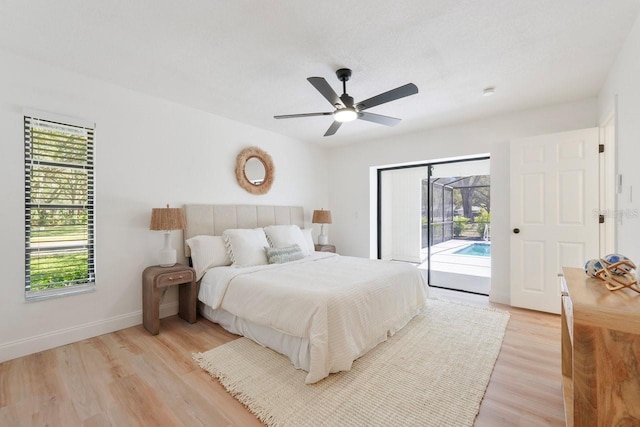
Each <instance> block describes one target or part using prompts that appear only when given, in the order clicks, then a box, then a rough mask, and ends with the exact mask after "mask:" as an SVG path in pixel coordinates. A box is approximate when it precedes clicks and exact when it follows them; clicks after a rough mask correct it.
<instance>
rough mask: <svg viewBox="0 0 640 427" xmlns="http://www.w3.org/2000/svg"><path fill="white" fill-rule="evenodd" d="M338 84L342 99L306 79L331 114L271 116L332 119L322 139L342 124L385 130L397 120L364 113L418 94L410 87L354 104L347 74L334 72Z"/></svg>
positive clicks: (313, 79)
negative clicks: (371, 125) (361, 122)
mask: <svg viewBox="0 0 640 427" xmlns="http://www.w3.org/2000/svg"><path fill="white" fill-rule="evenodd" d="M336 75H337V76H338V80H340V81H341V82H342V95H340V96H338V94H336V92H335V91H334V90H333V89H332V88H331V86H329V83H327V81H326V80H325V79H324V78H322V77H309V78H308V79H307V80H309V83H311V84H312V85H313V87H315V88H316V89H317V90H318V92H320V93H321V94H322V96H324V97H325V98H326V99H327V101H329V103H330V104H331V105H332V106H333V107H334V108H335V110H334V111H330V112H326V113H303V114H286V115H281V116H273V118H274V119H292V118H297V117H313V116H333V123H332V124H331V126H329V129H327V131H326V132H325V134H324V136H331V135H333V134H335V133H336V132H337V131H338V129H339V128H340V126H341V125H342V123H345V122H350V121H353V120H355V119H360V120H366V121H368V122H373V123H378V124H381V125H386V126H395V125H397V124H398V123H400V119H397V118H395V117H389V116H382V115H380V114H373V113H367V112H365V111H364V110H366V109H369V108H371V107H375V106H377V105H380V104H385V103H387V102H391V101H395V100H396V99H400V98H404V97H405V96H409V95H415V94H416V93H418V87H417V86H416V85H414V84H413V83H408V84H406V85H404V86H400V87H397V88H395V89H391V90H390V91H388V92H384V93H381V94H380V95H376V96H374V97H372V98H369V99H366V100H364V101H361V102H358V103H355V102H354V101H353V97H351V96H349V95H348V94H347V80H349V78H350V77H351V70H350V69H348V68H341V69H339V70H338V71H336Z"/></svg>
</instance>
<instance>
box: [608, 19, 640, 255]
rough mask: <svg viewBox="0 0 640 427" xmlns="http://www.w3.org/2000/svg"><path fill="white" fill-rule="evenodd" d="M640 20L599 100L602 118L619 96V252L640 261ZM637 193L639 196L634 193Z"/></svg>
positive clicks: (617, 238) (620, 53)
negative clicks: (620, 185)
mask: <svg viewBox="0 0 640 427" xmlns="http://www.w3.org/2000/svg"><path fill="white" fill-rule="evenodd" d="M639 76H640V17H639V18H638V19H637V20H636V22H635V24H634V26H633V28H632V30H631V32H630V33H629V36H628V37H627V40H626V41H625V43H624V45H623V46H622V49H620V52H619V53H618V57H617V59H616V61H615V63H614V64H613V66H612V67H611V70H610V71H609V75H608V76H607V79H606V82H605V84H604V85H603V87H602V90H601V91H600V94H599V97H598V113H599V117H600V118H601V119H604V118H605V117H606V115H607V114H609V113H610V112H611V111H612V110H613V108H614V105H615V97H616V95H617V97H618V102H617V120H616V127H617V129H616V130H617V144H616V148H617V153H616V154H617V172H618V173H619V174H621V175H622V192H621V193H620V194H618V195H617V198H616V203H617V212H616V214H617V217H618V218H619V220H618V222H617V227H616V240H617V248H616V250H617V251H618V252H620V253H622V254H624V255H626V256H628V257H629V258H631V259H632V260H633V261H634V262H635V263H636V264H638V262H640V244H639V243H638V239H639V238H640V207H639V204H638V201H640V168H638V164H639V163H640V78H639ZM634 193H635V194H634Z"/></svg>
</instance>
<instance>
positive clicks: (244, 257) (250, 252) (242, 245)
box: [222, 228, 269, 267]
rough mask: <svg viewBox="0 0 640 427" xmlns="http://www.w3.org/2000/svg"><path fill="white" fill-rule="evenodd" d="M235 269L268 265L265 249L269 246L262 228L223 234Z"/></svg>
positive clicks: (228, 231)
mask: <svg viewBox="0 0 640 427" xmlns="http://www.w3.org/2000/svg"><path fill="white" fill-rule="evenodd" d="M222 236H223V237H224V241H225V243H226V244H227V250H228V251H229V256H230V257H231V262H232V263H233V266H234V267H249V266H252V265H266V264H268V263H269V262H268V261H267V255H266V254H265V251H264V248H266V247H268V246H269V242H267V237H266V236H265V235H264V231H263V230H262V228H254V229H248V228H247V229H242V228H236V229H230V230H225V231H224V233H222Z"/></svg>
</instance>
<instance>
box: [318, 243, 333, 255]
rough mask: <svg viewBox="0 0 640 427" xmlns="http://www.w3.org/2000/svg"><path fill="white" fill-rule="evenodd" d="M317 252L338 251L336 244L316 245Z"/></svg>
mask: <svg viewBox="0 0 640 427" xmlns="http://www.w3.org/2000/svg"><path fill="white" fill-rule="evenodd" d="M316 252H333V253H334V254H335V253H336V247H335V246H334V245H316Z"/></svg>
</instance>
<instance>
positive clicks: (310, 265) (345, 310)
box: [199, 253, 427, 384]
mask: <svg viewBox="0 0 640 427" xmlns="http://www.w3.org/2000/svg"><path fill="white" fill-rule="evenodd" d="M426 297H427V285H426V283H425V280H424V277H423V276H422V274H421V273H420V271H419V270H418V269H417V268H416V267H414V266H412V265H409V264H399V263H392V262H387V261H377V260H369V259H364V258H353V257H346V256H338V255H335V254H328V253H316V254H314V255H312V256H310V257H307V258H305V259H303V260H300V261H295V262H290V263H286V264H274V265H265V266H256V267H247V268H233V267H217V268H214V269H211V270H209V271H208V272H207V273H206V275H205V277H204V279H203V280H202V283H201V286H200V294H199V299H200V301H202V302H204V303H205V304H207V305H209V306H211V307H212V308H214V309H217V308H221V309H224V310H226V311H228V312H230V313H231V314H234V315H236V316H238V317H241V318H244V319H247V320H249V321H251V322H254V323H256V324H259V325H264V326H268V327H271V328H273V329H275V330H277V331H279V332H282V333H285V334H288V335H292V336H295V337H301V338H306V339H308V340H309V343H310V357H309V359H310V366H309V374H308V375H307V377H306V379H305V382H306V383H307V384H311V383H315V382H317V381H320V380H321V379H323V378H325V377H326V376H327V375H329V373H331V372H339V371H348V370H349V369H351V364H352V362H353V361H354V360H355V359H357V358H358V357H360V356H362V355H363V354H364V353H366V352H367V351H369V350H370V349H372V348H373V347H375V346H376V345H377V344H379V343H380V342H382V341H385V340H386V339H387V336H389V335H392V334H394V333H395V332H396V331H398V330H399V329H401V328H402V327H403V326H405V325H406V324H407V323H408V322H409V320H411V318H412V317H413V316H415V315H416V314H417V313H418V312H419V311H420V309H421V308H422V307H424V305H425V300H426Z"/></svg>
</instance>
